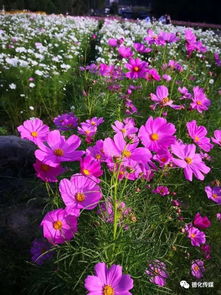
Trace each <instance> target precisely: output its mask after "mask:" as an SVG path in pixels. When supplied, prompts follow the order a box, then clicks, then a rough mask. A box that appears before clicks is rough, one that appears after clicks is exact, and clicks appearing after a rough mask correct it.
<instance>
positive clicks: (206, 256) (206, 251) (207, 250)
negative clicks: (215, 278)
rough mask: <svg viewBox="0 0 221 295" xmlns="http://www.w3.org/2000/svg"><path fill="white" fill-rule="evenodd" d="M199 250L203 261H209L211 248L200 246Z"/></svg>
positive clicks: (206, 245)
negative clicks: (201, 252)
mask: <svg viewBox="0 0 221 295" xmlns="http://www.w3.org/2000/svg"><path fill="white" fill-rule="evenodd" d="M201 250H202V251H203V254H204V257H205V259H207V260H209V259H211V246H210V245H208V244H205V245H202V246H201Z"/></svg>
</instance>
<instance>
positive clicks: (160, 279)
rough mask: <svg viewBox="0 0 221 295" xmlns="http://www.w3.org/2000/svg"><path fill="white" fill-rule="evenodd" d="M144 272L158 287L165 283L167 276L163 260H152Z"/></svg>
mask: <svg viewBox="0 0 221 295" xmlns="http://www.w3.org/2000/svg"><path fill="white" fill-rule="evenodd" d="M146 274H147V275H148V277H149V278H150V282H151V283H154V284H156V285H158V286H160V287H164V286H165V285H166V279H167V278H168V273H167V270H166V265H165V263H164V262H162V261H159V260H157V259H156V260H154V261H153V262H152V263H150V264H149V265H148V268H147V270H146Z"/></svg>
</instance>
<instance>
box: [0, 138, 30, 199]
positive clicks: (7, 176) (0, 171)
mask: <svg viewBox="0 0 221 295" xmlns="http://www.w3.org/2000/svg"><path fill="white" fill-rule="evenodd" d="M35 150H36V145H35V144H34V143H32V142H31V141H28V140H25V139H21V138H19V137H17V136H13V135H10V136H0V202H1V199H2V196H1V194H3V193H4V195H5V194H7V193H11V192H13V193H16V194H17V192H19V191H21V190H23V187H24V186H25V178H32V177H34V168H33V164H34V162H35V156H34V151H35Z"/></svg>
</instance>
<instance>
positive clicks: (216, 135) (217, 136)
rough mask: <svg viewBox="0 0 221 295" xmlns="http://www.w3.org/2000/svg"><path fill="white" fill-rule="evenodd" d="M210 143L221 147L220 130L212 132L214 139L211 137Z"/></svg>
mask: <svg viewBox="0 0 221 295" xmlns="http://www.w3.org/2000/svg"><path fill="white" fill-rule="evenodd" d="M212 142H214V143H216V144H218V145H220V146H221V130H215V131H214V137H212Z"/></svg>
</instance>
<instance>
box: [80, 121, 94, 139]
mask: <svg viewBox="0 0 221 295" xmlns="http://www.w3.org/2000/svg"><path fill="white" fill-rule="evenodd" d="M96 132H97V127H96V126H95V125H92V124H88V123H85V122H83V123H81V125H80V127H78V133H79V134H82V135H85V136H86V137H93V136H94V135H95V134H96Z"/></svg>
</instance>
